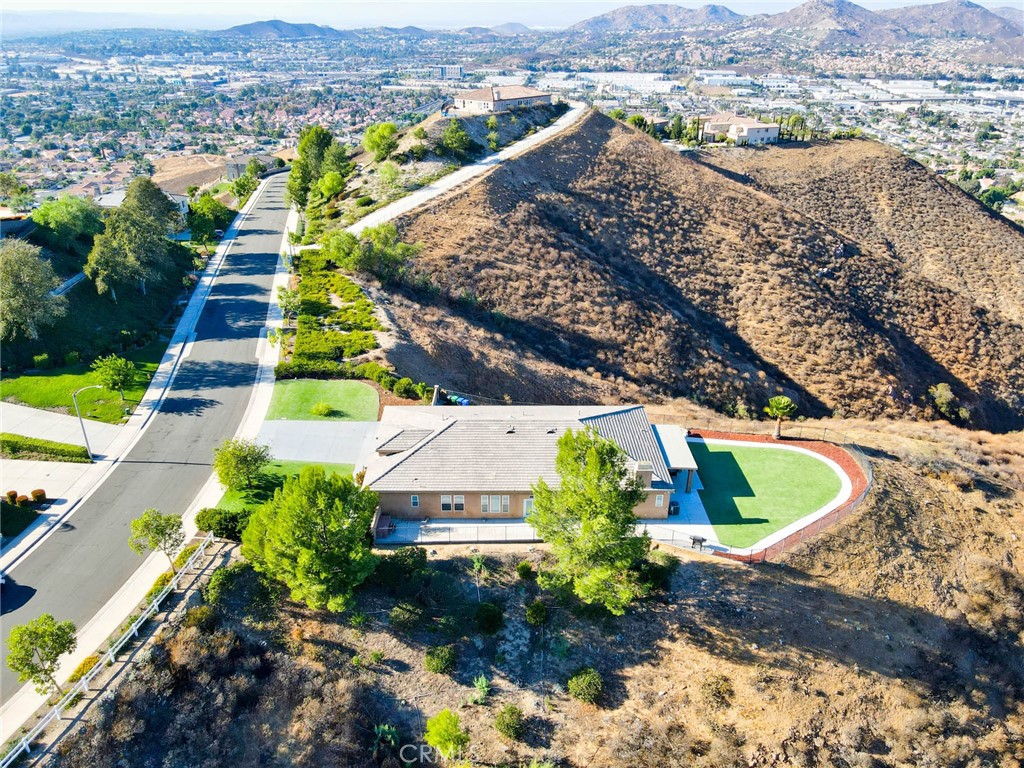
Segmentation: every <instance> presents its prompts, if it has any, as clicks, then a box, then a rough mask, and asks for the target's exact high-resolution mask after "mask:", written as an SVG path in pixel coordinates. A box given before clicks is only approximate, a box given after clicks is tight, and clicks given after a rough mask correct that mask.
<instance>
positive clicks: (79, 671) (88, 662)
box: [68, 653, 100, 683]
mask: <svg viewBox="0 0 1024 768" xmlns="http://www.w3.org/2000/svg"><path fill="white" fill-rule="evenodd" d="M99 663H100V655H99V654H98V653H94V654H91V655H89V656H86V657H85V658H84V659H82V661H81V662H80V663H79V665H78V666H77V667H75V668H74V670H73V671H72V672H71V674H70V675H68V682H69V683H77V682H78V681H79V680H81V679H82V678H83V677H85V676H86V675H87V674H88V673H89V671H90V670H91V669H92V668H93V667H95V666H96V665H97V664H99Z"/></svg>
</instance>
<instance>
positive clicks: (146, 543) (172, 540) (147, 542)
mask: <svg viewBox="0 0 1024 768" xmlns="http://www.w3.org/2000/svg"><path fill="white" fill-rule="evenodd" d="M131 528H132V534H131V537H130V538H129V539H128V546H129V547H131V548H132V552H136V553H138V554H140V555H145V554H147V553H148V552H163V553H164V554H165V555H166V556H167V559H168V560H169V561H170V563H171V570H172V571H174V570H176V569H175V567H174V553H175V552H177V551H178V550H179V549H181V545H182V544H184V543H185V531H184V530H183V529H182V527H181V518H180V517H178V516H177V515H164V514H161V513H160V512H158V511H157V510H155V509H147V510H146V511H145V512H143V513H142V516H141V517H137V518H135V519H134V520H132V523H131Z"/></svg>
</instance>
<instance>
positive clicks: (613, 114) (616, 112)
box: [608, 107, 626, 120]
mask: <svg viewBox="0 0 1024 768" xmlns="http://www.w3.org/2000/svg"><path fill="white" fill-rule="evenodd" d="M608 117H610V118H611V119H612V120H625V119H626V111H625V110H623V109H619V108H618V107H616V108H615V109H612V110H609V111H608Z"/></svg>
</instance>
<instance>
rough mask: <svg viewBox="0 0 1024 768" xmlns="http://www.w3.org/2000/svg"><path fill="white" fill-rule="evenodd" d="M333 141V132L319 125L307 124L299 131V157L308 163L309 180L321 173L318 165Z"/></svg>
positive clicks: (321, 162)
mask: <svg viewBox="0 0 1024 768" xmlns="http://www.w3.org/2000/svg"><path fill="white" fill-rule="evenodd" d="M333 143H334V134H332V133H331V132H330V131H328V130H327V129H326V128H324V127H323V126H321V125H307V126H306V127H305V128H303V129H302V130H301V131H300V132H299V146H298V152H299V157H301V158H302V159H303V160H304V161H305V162H306V163H307V164H308V165H309V172H310V181H315V180H316V179H319V178H320V177H321V176H322V175H323V169H322V168H321V167H320V166H321V165H322V164H323V161H324V156H325V155H326V154H327V150H328V149H329V148H330V146H331V145H332V144H333Z"/></svg>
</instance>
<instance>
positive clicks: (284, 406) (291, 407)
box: [267, 379, 380, 421]
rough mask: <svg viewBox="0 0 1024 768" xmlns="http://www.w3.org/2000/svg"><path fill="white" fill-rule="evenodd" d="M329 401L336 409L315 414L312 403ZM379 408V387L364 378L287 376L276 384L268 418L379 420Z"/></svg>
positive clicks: (294, 419) (328, 403)
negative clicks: (353, 379) (320, 414)
mask: <svg viewBox="0 0 1024 768" xmlns="http://www.w3.org/2000/svg"><path fill="white" fill-rule="evenodd" d="M319 403H327V405H329V406H330V407H331V408H332V409H333V410H332V411H331V412H330V413H329V414H328V415H326V416H318V415H316V414H314V413H313V406H315V405H317V404H319ZM379 408H380V397H379V396H378V394H377V390H375V389H374V388H373V387H371V386H370V385H369V384H364V383H363V382H361V381H349V380H345V379H342V380H330V381H321V380H319V379H285V380H281V381H277V382H275V383H274V396H273V399H271V401H270V410H269V411H268V412H267V418H268V419H289V420H292V421H376V420H377V412H378V409H379Z"/></svg>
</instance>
